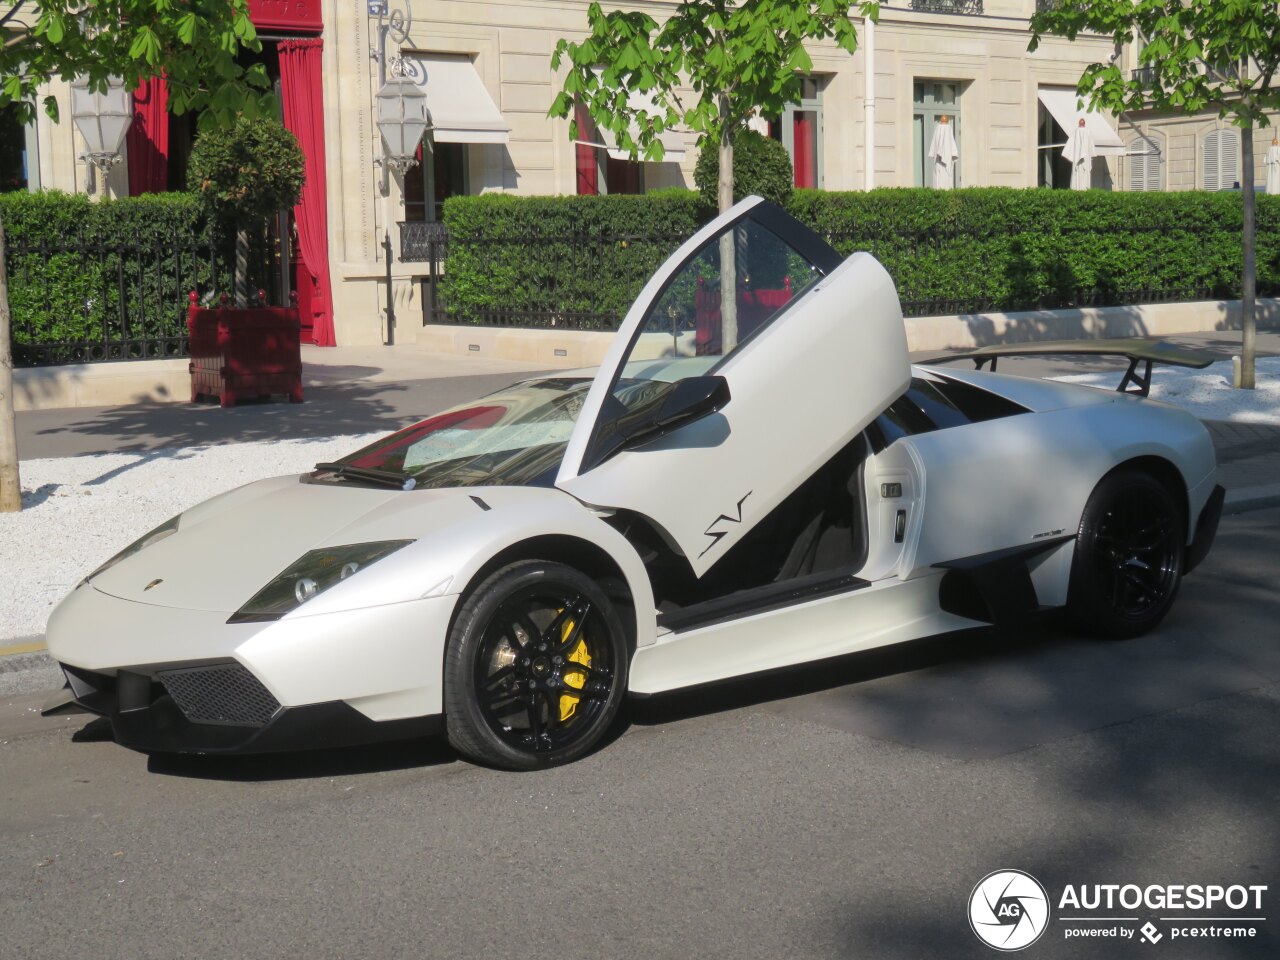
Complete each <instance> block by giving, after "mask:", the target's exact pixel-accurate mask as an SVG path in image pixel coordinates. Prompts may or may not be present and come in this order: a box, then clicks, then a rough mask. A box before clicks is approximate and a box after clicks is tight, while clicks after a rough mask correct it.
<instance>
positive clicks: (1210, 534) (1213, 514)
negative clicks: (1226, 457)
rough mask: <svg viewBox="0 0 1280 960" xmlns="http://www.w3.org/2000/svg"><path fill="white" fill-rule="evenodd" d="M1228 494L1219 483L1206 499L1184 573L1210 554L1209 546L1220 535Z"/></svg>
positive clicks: (1188, 551)
mask: <svg viewBox="0 0 1280 960" xmlns="http://www.w3.org/2000/svg"><path fill="white" fill-rule="evenodd" d="M1226 496H1227V491H1226V489H1225V488H1224V487H1223V486H1222V484H1220V483H1219V484H1217V485H1216V486H1214V488H1213V493H1211V494H1209V499H1208V500H1206V501H1205V504H1204V509H1203V510H1201V511H1200V518H1199V519H1198V520H1197V521H1196V533H1195V537H1194V538H1193V539H1192V541H1191V546H1189V547H1187V561H1186V564H1185V566H1184V567H1183V571H1182V572H1183V573H1190V572H1191V571H1192V570H1194V569H1195V568H1196V567H1198V566H1200V561H1202V560H1203V559H1204V558H1205V557H1207V556H1208V555H1209V548H1210V547H1212V546H1213V540H1214V537H1216V536H1217V535H1218V521H1220V520H1221V519H1222V504H1223V502H1224V501H1225V500H1226Z"/></svg>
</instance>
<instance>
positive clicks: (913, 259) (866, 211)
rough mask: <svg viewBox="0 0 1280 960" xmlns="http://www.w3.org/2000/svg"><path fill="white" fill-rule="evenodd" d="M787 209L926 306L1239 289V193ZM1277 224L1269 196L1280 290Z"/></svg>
mask: <svg viewBox="0 0 1280 960" xmlns="http://www.w3.org/2000/svg"><path fill="white" fill-rule="evenodd" d="M789 208H790V210H791V212H792V213H793V214H795V215H796V217H797V218H799V219H800V220H802V221H804V222H805V223H808V224H809V225H811V226H813V227H814V228H815V229H817V230H819V231H820V232H822V233H823V234H824V235H827V236H828V237H830V238H831V239H832V241H833V242H834V244H835V246H836V248H837V249H838V250H839V251H840V252H841V253H844V254H848V253H851V252H852V251H854V250H870V251H872V252H873V253H875V255H876V256H877V257H878V258H879V259H880V260H881V261H882V262H883V263H884V264H885V267H886V268H887V269H888V270H889V272H890V274H892V275H893V277H894V280H895V281H896V282H897V283H898V287H899V292H900V295H901V296H902V298H903V300H904V302H905V305H906V306H907V308H908V312H912V313H917V314H919V313H928V312H933V311H932V309H931V308H932V307H933V306H934V305H935V304H936V303H937V302H938V301H942V302H943V303H946V302H952V301H955V302H958V303H959V304H962V305H967V306H961V307H959V309H957V310H956V311H950V310H942V311H939V312H965V311H967V310H970V309H972V310H977V309H993V310H1014V309H1019V308H1027V307H1039V306H1046V307H1053V306H1060V305H1069V304H1077V303H1087V304H1097V305H1110V304H1122V303H1139V302H1144V301H1150V300H1162V299H1168V300H1193V299H1200V298H1203V297H1215V298H1216V297H1223V298H1228V297H1238V296H1239V290H1240V272H1241V246H1240V242H1241V230H1242V227H1241V216H1242V211H1241V201H1240V195H1239V194H1238V193H1200V192H1186V193H1109V192H1105V191H1100V190H1089V191H1081V192H1074V191H1066V190H1013V189H1007V188H977V189H966V190H954V191H950V192H939V191H934V190H914V189H913V190H875V191H872V192H871V193H824V192H821V191H817V190H803V191H797V192H796V193H795V195H794V196H793V197H792V200H791V203H790V204H789ZM1278 229H1280V197H1268V196H1260V197H1259V198H1258V281H1259V289H1260V290H1263V291H1268V292H1270V291H1277V290H1280V243H1278V241H1280V233H1278V232H1277V231H1278ZM913 307H918V309H912V308H913Z"/></svg>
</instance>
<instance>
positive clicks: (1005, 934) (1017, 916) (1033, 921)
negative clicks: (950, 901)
mask: <svg viewBox="0 0 1280 960" xmlns="http://www.w3.org/2000/svg"><path fill="white" fill-rule="evenodd" d="M1048 925H1049V898H1048V896H1047V895H1046V894H1045V892H1044V887H1042V886H1040V883H1039V881H1037V880H1036V878H1035V877H1033V876H1031V874H1029V873H1023V872H1022V871H1021V870H997V871H995V872H994V873H989V874H987V875H986V876H985V877H983V878H982V879H981V880H979V881H978V885H977V886H976V887H974V888H973V893H971V894H969V926H970V927H972V928H973V932H974V933H975V934H976V935H977V937H978V939H979V940H981V941H982V942H983V943H985V944H986V945H987V946H989V947H994V948H995V949H997V950H1006V951H1011V950H1021V949H1022V948H1023V947H1029V946H1031V944H1033V943H1035V942H1036V941H1037V940H1039V939H1040V935H1041V934H1042V933H1044V930H1045V927H1047V926H1048Z"/></svg>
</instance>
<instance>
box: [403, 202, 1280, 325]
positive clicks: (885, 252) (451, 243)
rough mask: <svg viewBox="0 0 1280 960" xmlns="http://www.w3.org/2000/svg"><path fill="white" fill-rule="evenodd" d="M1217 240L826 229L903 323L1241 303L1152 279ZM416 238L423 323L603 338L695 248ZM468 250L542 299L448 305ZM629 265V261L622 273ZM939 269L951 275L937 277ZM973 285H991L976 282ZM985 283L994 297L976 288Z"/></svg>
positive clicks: (1235, 278)
mask: <svg viewBox="0 0 1280 960" xmlns="http://www.w3.org/2000/svg"><path fill="white" fill-rule="evenodd" d="M403 226H412V227H413V228H414V229H415V230H416V229H417V228H418V227H419V225H417V224H414V225H402V227H403ZM1220 234H1221V231H1219V230H1210V229H1207V228H1176V227H1136V226H1135V227H1132V228H1124V229H1110V230H1099V229H1083V228H1082V229H1067V230H1057V231H1034V232H1033V231H1027V232H1024V233H1009V234H994V233H983V232H981V231H975V230H973V229H971V228H962V227H946V228H934V229H924V230H886V231H883V232H879V233H877V232H875V231H861V232H853V231H836V232H831V231H826V232H825V233H824V236H825V239H826V240H827V241H828V242H829V243H831V244H832V245H833V246H834V247H836V249H837V250H839V251H840V252H841V253H842V254H845V255H849V254H851V253H853V252H854V251H858V250H864V251H867V252H869V253H871V254H872V255H873V256H875V257H876V258H877V259H878V260H880V261H881V262H882V263H883V264H884V265H885V267H886V268H887V269H888V271H889V273H890V274H891V275H892V276H893V278H894V281H895V283H896V285H897V287H898V294H899V297H900V299H901V303H902V309H903V314H904V315H905V316H908V317H927V316H945V315H954V314H961V315H964V314H978V313H987V312H993V311H1018V310H1053V309H1063V308H1073V307H1103V306H1132V305H1136V304H1147V303H1175V302H1186V301H1194V300H1209V299H1229V298H1236V297H1239V283H1240V277H1239V268H1238V266H1231V265H1229V264H1218V265H1217V266H1216V267H1215V269H1214V270H1213V271H1211V272H1206V273H1205V274H1204V275H1201V276H1198V277H1186V278H1185V282H1176V281H1175V282H1169V283H1162V282H1154V283H1153V282H1152V278H1153V277H1154V278H1160V277H1162V276H1164V277H1168V276H1170V271H1169V270H1163V269H1161V268H1162V266H1163V263H1162V258H1163V257H1165V256H1166V255H1167V250H1168V246H1167V244H1168V243H1181V244H1183V246H1184V248H1185V249H1192V250H1200V249H1208V247H1209V246H1211V245H1212V244H1211V243H1210V239H1211V237H1212V238H1214V239H1217V238H1218V237H1219V236H1220ZM404 236H405V235H404V233H402V241H403V239H404ZM418 237H419V238H420V242H414V243H410V244H405V245H403V246H402V257H401V259H402V260H406V261H414V260H416V261H419V262H423V263H424V264H426V276H425V277H424V278H423V279H422V281H421V282H422V303H423V323H424V324H427V323H434V324H449V325H479V326H498V327H519V328H532V329H560V330H597V331H610V330H616V329H617V327H618V325H619V323H620V322H621V320H622V317H623V315H624V314H625V312H626V307H627V305H628V304H629V303H630V301H631V299H633V298H634V297H635V295H636V294H637V293H638V292H639V289H640V287H641V285H642V284H643V282H644V280H645V279H647V277H648V276H649V275H650V274H651V273H652V271H653V269H655V268H656V267H657V265H658V264H660V263H661V262H662V261H663V260H664V259H665V258H666V257H667V256H668V255H669V254H670V253H671V252H672V251H674V250H675V249H676V247H678V246H679V245H680V244H681V243H682V242H683V241H684V240H685V239H687V237H686V236H684V235H669V236H645V237H617V236H578V237H561V236H532V235H530V236H524V237H518V238H516V237H510V238H500V237H484V238H465V239H458V238H450V237H449V235H448V232H447V231H445V230H444V229H442V228H440V227H433V228H432V230H431V232H430V234H429V235H427V234H426V232H425V231H424V232H423V233H422V234H418ZM1098 244H1104V245H1109V247H1110V248H1111V249H1112V251H1113V253H1115V254H1116V256H1115V257H1114V258H1113V259H1114V260H1115V261H1117V262H1123V263H1124V264H1125V269H1123V270H1116V272H1114V273H1105V272H1100V271H1096V270H1095V271H1094V272H1093V273H1092V275H1090V276H1086V277H1083V278H1081V277H1077V276H1076V275H1075V274H1074V273H1072V268H1071V267H1070V266H1069V265H1068V264H1067V263H1066V259H1067V251H1068V250H1072V249H1076V250H1079V249H1081V248H1084V247H1089V246H1096V245H1098ZM461 251H465V255H466V256H468V257H473V258H475V257H479V258H480V261H481V266H480V269H479V270H478V273H479V274H480V275H481V276H495V277H500V276H502V275H503V274H504V272H506V271H509V270H510V269H511V264H512V263H514V262H516V261H515V260H512V259H511V258H519V261H520V262H528V261H529V260H530V258H532V259H533V260H535V261H537V262H538V265H539V266H538V269H537V270H536V271H535V273H536V277H534V276H532V275H531V274H528V275H524V277H523V279H524V280H526V281H529V280H534V281H536V282H535V284H534V285H536V286H537V289H536V291H535V293H534V295H533V296H531V297H529V298H527V300H526V302H524V303H520V304H514V303H513V304H512V305H511V306H510V307H505V308H504V307H500V306H477V305H474V304H468V305H465V306H460V305H459V304H456V303H454V304H451V303H449V302H448V301H449V298H448V295H447V284H446V283H445V282H444V280H445V270H446V269H447V268H448V264H449V263H450V262H452V257H453V256H454V255H455V254H456V253H460V252H461ZM504 258H507V259H505V260H504ZM629 258H630V259H632V262H630V263H629V264H627V265H626V266H625V267H620V262H621V261H624V260H627V259H629ZM584 264H594V265H596V269H594V270H587V269H585V268H584ZM939 264H946V265H947V268H946V269H940V268H939ZM473 265H474V264H473ZM566 269H567V270H570V271H572V272H573V273H574V274H575V275H576V276H577V278H578V280H577V282H573V281H571V280H570V279H569V278H567V277H566V276H565V270H566ZM975 278H976V279H978V280H981V281H984V282H983V283H973V282H971V281H973V280H974V279H975ZM1183 279H1184V278H1183V277H1181V276H1180V275H1179V276H1177V280H1183ZM588 281H589V282H588ZM988 281H989V282H988ZM528 286H529V284H525V287H524V290H525V292H526V293H528ZM983 286H985V287H986V288H988V290H987V291H985V292H984V291H978V290H975V288H976V287H983ZM1258 292H1259V295H1261V296H1276V295H1280V283H1277V282H1274V281H1273V280H1271V279H1269V278H1268V277H1264V276H1260V277H1259V284H1258Z"/></svg>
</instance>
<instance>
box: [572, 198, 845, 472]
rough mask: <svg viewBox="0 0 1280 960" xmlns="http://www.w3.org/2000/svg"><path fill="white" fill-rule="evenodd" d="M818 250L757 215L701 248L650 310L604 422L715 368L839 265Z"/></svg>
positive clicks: (633, 413) (640, 413)
mask: <svg viewBox="0 0 1280 960" xmlns="http://www.w3.org/2000/svg"><path fill="white" fill-rule="evenodd" d="M810 253H811V254H815V255H812V256H806V254H804V253H801V252H800V250H798V249H797V248H796V246H793V245H792V244H791V243H789V242H788V241H787V240H784V239H783V238H782V237H781V236H779V235H778V234H777V233H775V232H774V231H773V230H770V229H769V228H768V227H766V226H765V225H764V224H763V223H760V222H758V221H757V220H756V219H754V218H753V217H751V216H747V217H744V218H741V219H739V220H738V221H736V222H734V223H733V224H731V225H729V226H727V227H726V228H725V229H724V230H723V231H721V232H720V233H719V234H717V235H715V236H713V237H712V238H711V239H710V240H708V241H707V242H706V243H704V244H703V245H702V246H701V247H700V248H698V250H697V251H696V252H695V253H694V254H693V255H692V256H691V257H689V258H688V259H687V260H686V261H685V262H684V264H683V265H682V266H681V267H680V268H679V269H678V270H677V271H676V272H675V273H674V274H673V275H672V277H671V278H670V279H669V280H668V282H667V284H666V286H665V287H664V289H663V290H662V292H661V293H660V294H659V295H658V297H657V298H656V299H655V300H654V301H653V304H652V306H651V307H650V308H649V309H648V311H647V312H646V313H645V315H644V318H643V320H642V321H641V323H640V325H639V327H638V329H637V331H636V333H635V335H634V336H633V338H632V340H631V342H630V344H629V347H628V349H627V352H626V354H625V358H624V359H623V361H622V364H621V366H620V367H619V369H618V375H617V377H616V379H615V380H614V383H613V385H612V388H611V391H610V394H611V396H610V398H609V399H608V400H607V401H606V402H605V407H604V409H603V410H602V415H601V426H602V428H603V427H605V425H609V424H616V423H618V422H620V421H626V422H631V421H632V420H633V419H643V418H644V417H645V416H647V415H649V414H650V413H652V412H654V411H656V410H657V409H658V408H659V406H660V405H661V403H662V402H663V400H664V399H665V398H666V396H667V394H668V393H669V392H670V391H671V388H672V386H673V385H674V384H675V383H677V382H679V381H681V380H684V379H686V378H688V377H697V376H702V375H704V374H707V373H710V372H712V371H714V370H715V369H716V368H717V367H718V366H719V365H720V364H721V363H722V362H723V361H724V360H726V359H727V358H728V357H730V356H731V355H732V354H734V353H735V352H736V351H737V350H739V349H741V348H742V346H743V344H744V343H746V342H748V341H749V340H751V339H752V338H754V337H755V336H757V335H758V334H759V333H760V332H761V331H762V330H764V329H765V328H766V327H768V326H769V325H770V324H771V323H773V322H774V321H775V320H776V319H777V318H778V317H779V316H780V315H781V314H783V313H784V312H785V311H786V310H787V308H788V307H789V306H790V305H791V304H792V303H794V302H796V301H797V300H798V299H799V298H800V297H802V296H803V295H804V293H805V291H807V290H808V289H809V288H810V287H811V286H812V285H813V284H815V283H816V282H817V281H818V280H820V279H821V278H822V276H823V274H824V273H825V272H826V271H827V270H830V269H832V268H833V267H834V266H835V265H836V264H838V263H839V257H838V255H835V254H834V253H832V252H831V250H830V248H829V247H826V245H825V244H823V245H822V249H821V250H817V251H810ZM829 257H834V258H835V259H834V260H831V261H829V259H828V258H829ZM726 305H727V306H726ZM602 432H612V431H609V430H607V429H606V430H603V431H602ZM599 435H600V434H597V436H599ZM588 459H590V458H588Z"/></svg>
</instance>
